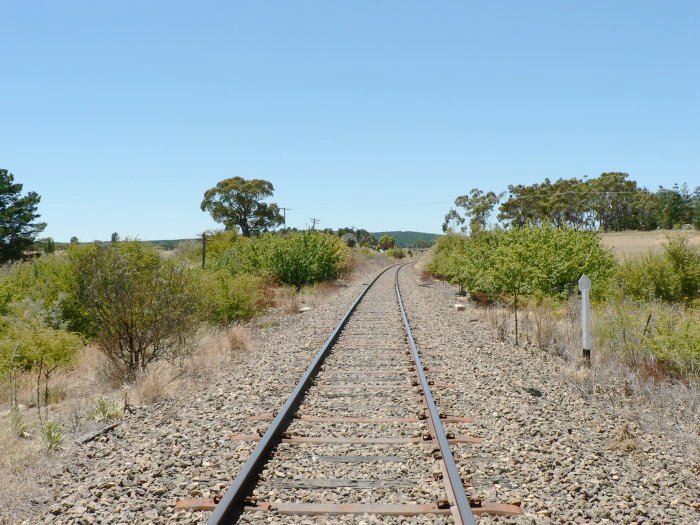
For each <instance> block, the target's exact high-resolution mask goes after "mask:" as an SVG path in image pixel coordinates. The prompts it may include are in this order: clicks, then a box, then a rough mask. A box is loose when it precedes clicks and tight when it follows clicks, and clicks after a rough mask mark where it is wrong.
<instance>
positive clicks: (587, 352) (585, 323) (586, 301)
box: [578, 274, 591, 366]
mask: <svg viewBox="0 0 700 525" xmlns="http://www.w3.org/2000/svg"><path fill="white" fill-rule="evenodd" d="M578 289H579V290H581V336H582V337H581V339H582V343H583V344H582V345H581V346H583V360H584V361H585V363H586V365H588V366H590V365H591V298H590V292H591V280H590V279H589V277H588V276H587V275H586V274H583V275H582V276H581V278H580V279H579V280H578Z"/></svg>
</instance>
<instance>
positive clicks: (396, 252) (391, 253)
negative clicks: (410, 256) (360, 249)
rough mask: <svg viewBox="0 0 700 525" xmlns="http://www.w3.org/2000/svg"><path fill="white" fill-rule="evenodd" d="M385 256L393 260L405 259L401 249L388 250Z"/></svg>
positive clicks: (404, 253)
mask: <svg viewBox="0 0 700 525" xmlns="http://www.w3.org/2000/svg"><path fill="white" fill-rule="evenodd" d="M386 254H387V255H388V256H389V257H393V258H394V259H403V258H404V257H406V252H405V251H404V250H403V248H389V249H388V250H387V251H386Z"/></svg>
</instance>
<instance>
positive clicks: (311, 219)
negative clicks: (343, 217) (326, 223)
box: [309, 217, 321, 231]
mask: <svg viewBox="0 0 700 525" xmlns="http://www.w3.org/2000/svg"><path fill="white" fill-rule="evenodd" d="M309 220H310V221H311V231H314V230H315V229H316V224H318V223H319V222H321V221H319V220H318V219H316V218H314V217H311V218H310V219H309Z"/></svg>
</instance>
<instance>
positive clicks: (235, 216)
mask: <svg viewBox="0 0 700 525" xmlns="http://www.w3.org/2000/svg"><path fill="white" fill-rule="evenodd" d="M274 191H275V188H274V186H273V185H272V183H271V182H269V181H266V180H262V179H250V180H248V179H244V178H242V177H232V178H230V179H224V180H222V181H220V182H219V183H217V185H216V186H215V187H213V188H210V189H208V190H207V191H206V192H205V193H204V199H203V200H202V204H201V208H202V211H208V212H209V213H210V214H211V216H212V218H213V219H214V220H215V221H216V222H220V223H223V225H224V226H225V228H226V229H227V230H233V229H236V228H240V230H241V234H242V235H243V236H244V237H250V236H251V235H254V234H259V233H263V232H266V231H268V230H270V229H272V228H274V227H275V226H277V225H279V224H282V223H283V221H284V218H283V217H282V214H281V213H280V208H279V206H277V204H275V203H267V202H264V200H265V199H267V198H268V197H271V196H272V194H273V193H274Z"/></svg>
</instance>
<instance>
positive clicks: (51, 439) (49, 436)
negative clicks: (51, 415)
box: [41, 421, 64, 452]
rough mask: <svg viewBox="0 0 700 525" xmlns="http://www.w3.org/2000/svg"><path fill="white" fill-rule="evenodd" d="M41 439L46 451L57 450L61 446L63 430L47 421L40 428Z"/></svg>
mask: <svg viewBox="0 0 700 525" xmlns="http://www.w3.org/2000/svg"><path fill="white" fill-rule="evenodd" d="M41 439H42V440H43V441H44V444H45V445H46V449H47V450H48V451H49V452H53V451H55V450H58V449H60V448H61V445H62V444H63V439H64V435H63V429H61V426H60V425H59V424H58V423H54V422H53V421H47V422H46V423H45V424H44V426H43V427H42V428H41Z"/></svg>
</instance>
